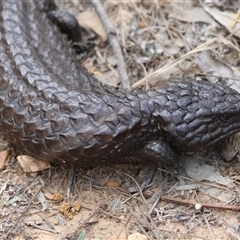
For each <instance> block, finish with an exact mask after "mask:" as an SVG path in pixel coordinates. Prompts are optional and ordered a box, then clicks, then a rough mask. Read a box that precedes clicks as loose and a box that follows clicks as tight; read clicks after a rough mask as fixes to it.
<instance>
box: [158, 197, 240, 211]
mask: <svg viewBox="0 0 240 240" xmlns="http://www.w3.org/2000/svg"><path fill="white" fill-rule="evenodd" d="M161 200H163V201H166V202H171V203H180V204H184V205H192V206H194V205H196V202H193V201H191V200H183V199H181V198H171V197H168V196H161ZM200 205H201V206H202V207H203V208H204V207H206V208H214V209H220V210H230V211H235V212H240V207H239V206H234V205H226V206H222V205H216V204H210V203H200Z"/></svg>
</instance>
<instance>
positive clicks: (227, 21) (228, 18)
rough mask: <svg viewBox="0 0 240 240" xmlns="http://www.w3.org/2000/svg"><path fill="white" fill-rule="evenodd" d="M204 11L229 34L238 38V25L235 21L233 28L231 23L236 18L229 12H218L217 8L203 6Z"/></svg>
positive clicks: (239, 34) (239, 32) (239, 25)
mask: <svg viewBox="0 0 240 240" xmlns="http://www.w3.org/2000/svg"><path fill="white" fill-rule="evenodd" d="M203 8H204V10H205V11H206V12H207V13H208V14H209V15H210V16H212V17H213V18H214V19H215V20H216V21H217V22H219V23H220V24H221V25H222V26H224V27H225V28H226V29H227V30H228V31H229V32H230V33H231V34H233V35H234V36H236V37H239V38H240V31H238V30H239V28H240V23H239V21H236V23H235V25H234V27H232V22H233V20H234V19H235V17H236V14H235V13H233V12H230V11H220V10H218V9H217V8H210V7H208V6H206V5H203Z"/></svg>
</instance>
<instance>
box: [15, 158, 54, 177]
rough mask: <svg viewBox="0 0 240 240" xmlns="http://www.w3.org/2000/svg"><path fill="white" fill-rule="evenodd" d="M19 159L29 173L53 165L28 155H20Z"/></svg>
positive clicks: (24, 169)
mask: <svg viewBox="0 0 240 240" xmlns="http://www.w3.org/2000/svg"><path fill="white" fill-rule="evenodd" d="M17 160H18V162H19V164H20V165H21V167H22V169H23V171H24V172H27V173H35V172H39V171H42V170H45V169H48V168H50V167H51V165H50V164H49V163H47V162H43V161H40V160H37V159H35V158H33V157H30V156H28V155H19V156H18V157H17Z"/></svg>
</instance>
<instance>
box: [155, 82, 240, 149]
mask: <svg viewBox="0 0 240 240" xmlns="http://www.w3.org/2000/svg"><path fill="white" fill-rule="evenodd" d="M157 91H159V94H160V96H161V98H162V100H161V101H162V103H161V104H158V103H159V101H156V102H155V107H156V108H155V109H158V110H156V111H155V112H154V114H153V115H154V116H156V117H157V119H158V121H159V123H160V128H161V129H163V130H164V131H165V132H166V135H167V137H170V139H171V141H173V144H174V143H177V145H178V146H182V148H183V149H186V150H189V151H195V150H197V149H203V148H204V147H209V146H212V145H215V144H217V143H219V142H220V141H222V140H223V139H225V138H227V137H230V136H232V135H233V134H235V133H237V132H240V94H239V93H238V92H237V91H235V90H233V89H231V88H229V87H224V86H221V85H217V84H215V85H212V84H210V83H203V82H195V81H189V82H184V83H183V82H177V81H170V82H169V83H167V85H165V87H164V88H159V89H158V88H157ZM161 93H164V94H161ZM163 102H164V103H163ZM157 105H158V106H157Z"/></svg>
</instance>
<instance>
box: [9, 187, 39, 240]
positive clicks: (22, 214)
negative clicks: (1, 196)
mask: <svg viewBox="0 0 240 240" xmlns="http://www.w3.org/2000/svg"><path fill="white" fill-rule="evenodd" d="M42 187H43V185H41V186H40V187H39V188H38V190H37V192H36V193H35V194H34V196H33V197H32V198H31V199H30V201H29V203H28V205H27V207H26V209H25V211H23V212H22V213H21V215H20V217H19V218H18V219H17V220H16V222H15V224H14V225H13V226H12V227H11V228H10V229H9V231H8V232H7V234H6V235H5V236H4V239H6V240H7V239H8V236H9V234H10V233H11V232H12V231H13V229H14V228H15V227H16V226H17V224H18V223H19V222H20V220H21V219H22V218H23V216H24V215H25V214H26V212H27V210H28V209H29V207H30V205H31V204H32V201H33V199H34V198H35V197H36V196H37V195H38V193H39V192H40V191H41V189H42Z"/></svg>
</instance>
